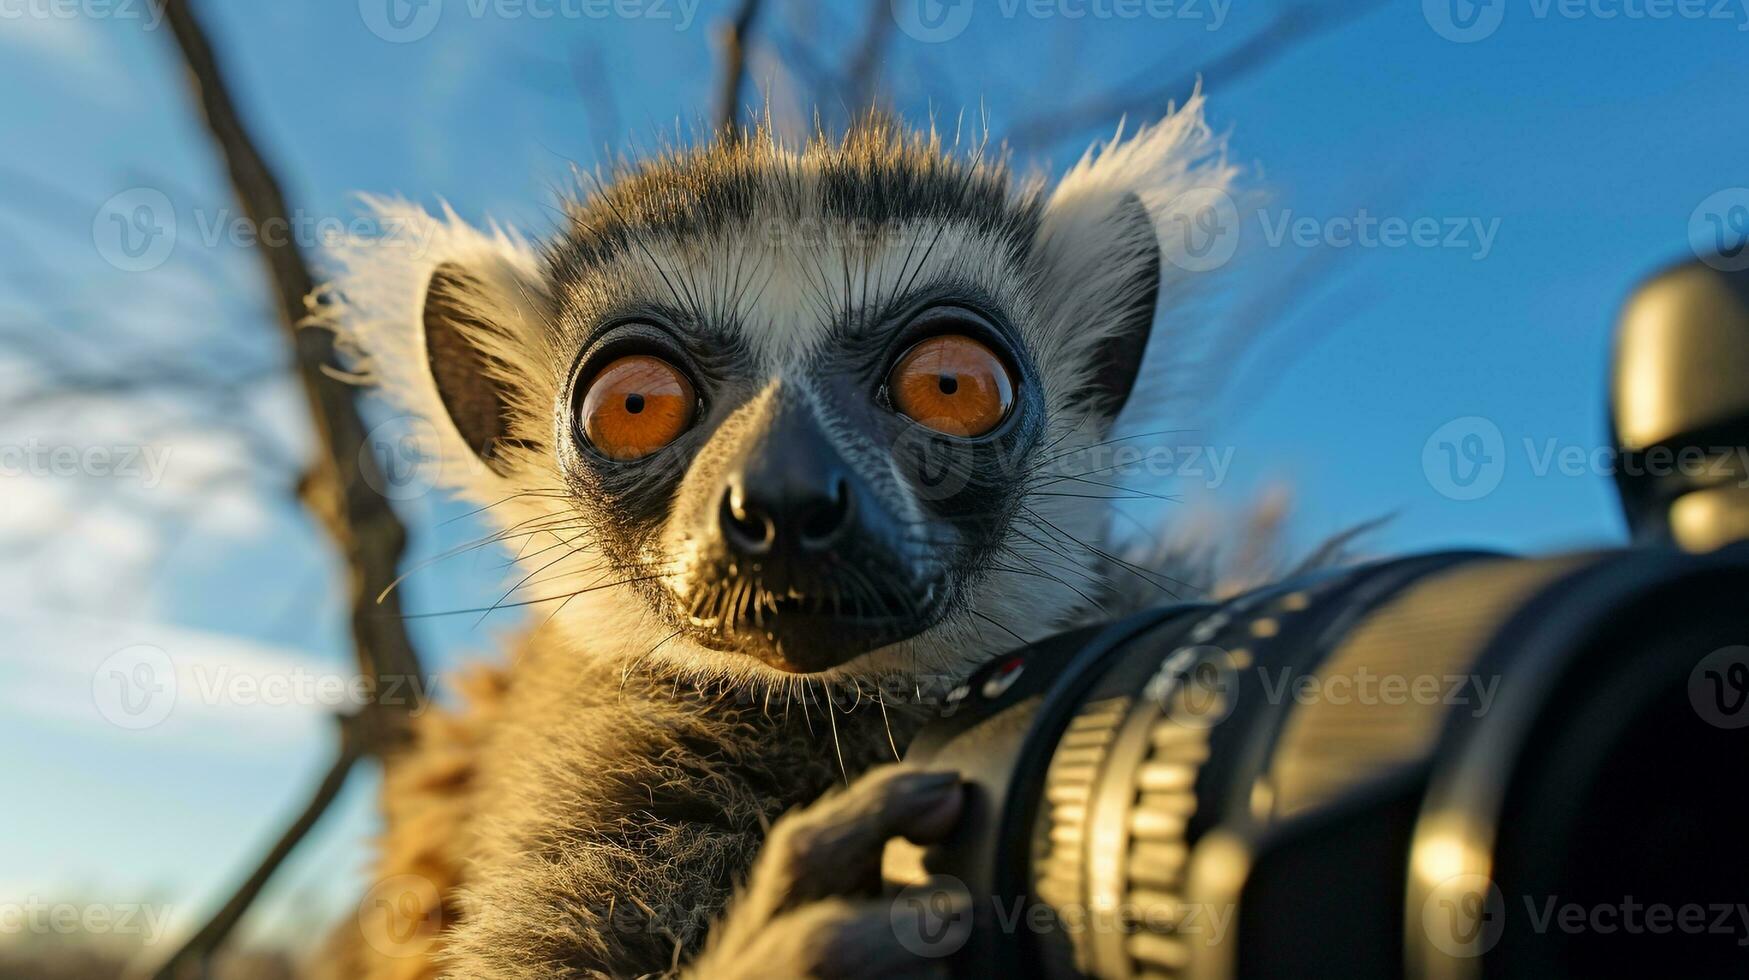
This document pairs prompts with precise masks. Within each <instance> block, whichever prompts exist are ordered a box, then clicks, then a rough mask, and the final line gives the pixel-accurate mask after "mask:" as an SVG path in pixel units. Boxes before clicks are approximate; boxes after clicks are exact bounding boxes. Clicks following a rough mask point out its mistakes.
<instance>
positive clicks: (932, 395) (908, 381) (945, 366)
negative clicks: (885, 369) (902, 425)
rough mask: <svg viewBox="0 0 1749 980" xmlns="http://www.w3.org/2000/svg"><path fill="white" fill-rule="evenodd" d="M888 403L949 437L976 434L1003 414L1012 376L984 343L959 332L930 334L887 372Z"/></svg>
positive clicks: (1007, 405) (1009, 397)
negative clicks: (891, 401)
mask: <svg viewBox="0 0 1749 980" xmlns="http://www.w3.org/2000/svg"><path fill="white" fill-rule="evenodd" d="M887 391H888V392H889V393H890V394H891V396H892V399H893V407H894V408H896V409H898V410H899V411H900V412H901V413H903V414H904V415H905V416H906V417H907V418H910V419H911V420H912V421H914V422H921V423H922V424H924V425H927V426H929V427H930V428H931V429H934V430H936V431H937V432H945V433H947V434H948V435H954V436H981V435H983V434H984V433H986V432H989V431H990V430H991V429H994V428H995V427H996V426H997V425H998V424H1000V423H1001V421H1002V420H1003V419H1004V418H1006V417H1007V416H1008V409H1009V408H1010V407H1012V406H1013V404H1014V379H1013V378H1011V377H1009V375H1008V368H1007V367H1005V366H1003V364H1002V359H1001V358H999V357H997V356H996V352H995V351H993V350H991V349H990V348H989V347H986V346H985V345H983V344H981V343H979V342H977V341H976V340H973V339H972V338H970V337H966V336H961V335H959V334H947V335H944V336H941V337H931V338H929V339H928V340H925V341H923V342H922V343H919V344H918V345H917V346H915V347H913V348H911V349H910V350H908V351H906V352H905V356H904V357H901V358H899V363H897V364H895V365H893V373H892V374H890V375H888V376H887Z"/></svg>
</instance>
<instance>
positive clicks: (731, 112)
mask: <svg viewBox="0 0 1749 980" xmlns="http://www.w3.org/2000/svg"><path fill="white" fill-rule="evenodd" d="M759 5H760V4H759V0H741V7H740V9H738V10H737V11H736V12H735V19H734V20H732V21H730V22H729V26H728V28H727V29H726V30H725V31H724V49H725V50H724V59H723V101H722V105H721V106H720V107H719V108H718V110H717V123H718V125H720V126H721V127H722V128H723V130H724V131H725V132H726V133H728V134H729V135H731V136H733V135H735V134H736V133H738V132H740V131H741V99H742V94H741V93H742V92H743V91H745V90H746V87H747V38H748V36H749V35H750V34H751V33H752V30H753V19H754V18H755V17H757V16H759Z"/></svg>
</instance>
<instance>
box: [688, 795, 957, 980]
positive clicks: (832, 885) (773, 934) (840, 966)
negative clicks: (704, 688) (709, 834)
mask: <svg viewBox="0 0 1749 980" xmlns="http://www.w3.org/2000/svg"><path fill="white" fill-rule="evenodd" d="M960 804H961V791H960V782H959V777H958V776H957V775H955V774H953V773H925V772H917V771H914V770H908V769H904V768H902V767H899V766H883V767H881V768H879V769H875V770H871V771H870V772H868V773H867V774H866V775H864V776H863V777H862V778H861V779H859V780H857V781H856V782H855V783H854V784H853V785H852V786H851V787H850V788H849V789H846V790H844V791H843V792H840V793H834V794H832V795H830V796H827V797H824V798H822V799H821V800H819V801H818V802H816V803H814V804H813V805H812V806H808V807H803V808H801V809H799V810H794V811H791V812H790V813H787V814H785V815H784V816H783V817H782V819H780V820H778V821H777V823H776V824H774V825H773V826H772V828H771V833H770V834H769V835H767V837H766V840H765V846H764V847H763V848H762V849H761V850H760V853H759V859H758V860H757V861H756V862H754V865H753V871H752V873H751V874H750V875H749V876H748V880H747V887H746V888H745V889H744V890H743V891H742V893H741V894H740V896H739V897H737V898H736V900H735V902H734V903H733V904H732V905H730V906H729V910H728V912H727V913H726V915H725V917H724V919H723V921H722V922H721V923H719V924H718V925H717V927H716V928H715V929H714V930H712V933H711V938H710V941H709V945H708V946H707V947H706V949H705V951H704V953H703V954H702V955H701V956H700V957H699V959H698V961H697V962H696V963H694V965H693V968H692V970H691V971H689V972H690V975H692V976H694V977H699V978H705V977H709V978H711V980H716V978H726V980H740V978H764V977H772V976H793V977H937V976H946V966H945V964H943V963H942V962H941V961H940V960H936V959H928V958H925V957H922V956H918V955H917V954H916V953H913V952H911V951H910V950H908V949H906V948H905V946H904V945H902V944H901V943H900V941H899V938H898V936H897V935H896V934H895V932H894V929H893V920H892V914H891V909H890V907H889V906H890V904H891V903H889V902H887V901H883V900H881V899H880V898H879V897H878V896H879V893H880V863H881V851H882V849H883V848H884V847H885V846H886V843H887V841H889V840H891V839H892V838H894V837H905V838H907V839H908V840H910V841H912V842H913V843H917V844H933V843H936V842H939V841H941V840H942V839H944V838H945V837H946V836H947V834H948V833H949V832H950V831H951V830H952V829H953V825H954V823H955V822H956V821H957V820H958V819H959V813H960Z"/></svg>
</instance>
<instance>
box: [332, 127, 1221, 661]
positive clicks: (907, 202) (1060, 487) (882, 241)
mask: <svg viewBox="0 0 1749 980" xmlns="http://www.w3.org/2000/svg"><path fill="white" fill-rule="evenodd" d="M1174 123H1177V124H1178V126H1179V128H1180V129H1182V130H1183V132H1180V133H1176V134H1167V137H1169V138H1167V139H1165V140H1164V142H1166V143H1172V144H1173V146H1172V147H1169V148H1168V149H1176V150H1177V151H1179V152H1183V151H1184V150H1185V146H1184V145H1183V144H1185V143H1198V141H1200V139H1201V138H1202V136H1203V133H1202V131H1201V129H1200V121H1199V120H1195V119H1191V120H1189V121H1184V120H1174V121H1173V122H1169V123H1167V124H1165V127H1170V126H1172V125H1173V124H1174ZM1165 127H1162V128H1165ZM1152 138H1153V139H1154V140H1155V141H1156V142H1162V136H1161V133H1160V131H1159V130H1156V131H1155V132H1154V133H1153V134H1152ZM1121 149H1123V148H1120V150H1121ZM1195 149H1197V150H1199V151H1200V149H1201V147H1200V146H1197V147H1195ZM1115 152H1117V151H1113V153H1115ZM1111 155H1113V154H1112V153H1108V154H1107V157H1108V158H1109V157H1110V156H1111ZM1103 162H1104V161H1103V160H1102V161H1100V163H1101V164H1102V163H1103ZM1099 165H1100V164H1084V165H1083V167H1082V168H1080V169H1079V170H1078V171H1077V172H1076V173H1075V174H1071V176H1070V178H1066V179H1065V181H1064V183H1063V184H1062V185H1061V186H1060V187H1059V189H1058V190H1057V192H1056V194H1055V195H1053V196H1051V197H1048V198H1047V197H1046V196H1044V195H1043V194H1042V193H1040V192H1039V191H1038V190H1037V189H1036V188H1034V189H1016V188H1014V187H1013V186H1011V183H1010V180H1009V177H1008V175H1007V174H1006V172H1004V171H1002V170H1000V169H996V168H990V167H983V166H978V165H976V164H972V163H966V162H961V161H958V160H955V159H953V158H951V157H948V156H944V155H942V154H941V153H940V151H939V150H938V149H937V148H936V147H934V146H932V145H930V144H928V143H926V142H923V141H919V140H906V139H902V138H900V137H897V136H895V135H893V134H891V133H888V132H884V131H871V132H868V133H865V134H862V135H860V136H854V137H852V138H851V139H850V140H849V141H847V142H846V143H845V144H842V145H835V146H814V147H810V148H809V149H807V150H806V151H805V152H800V153H789V152H786V151H782V150H779V149H777V148H774V147H773V146H771V145H770V144H769V143H767V142H765V141H762V140H750V141H747V142H744V143H740V144H731V145H717V146H714V147H712V148H708V149H706V150H702V151H699V152H698V153H695V154H692V155H687V156H680V157H670V158H666V159H663V160H660V161H657V162H655V163H652V164H649V165H647V166H645V167H643V168H641V169H638V170H634V171H632V172H629V173H627V174H624V175H622V176H621V177H620V178H619V179H618V180H617V181H616V182H615V183H614V184H613V185H612V186H608V187H605V188H598V189H597V191H596V193H595V194H594V195H592V197H591V198H590V199H589V200H587V201H586V202H584V203H582V204H579V205H577V206H576V207H574V208H573V210H572V212H571V215H570V220H569V222H568V226H567V228H566V230H565V232H564V233H563V234H562V235H561V236H560V237H559V238H558V239H557V240H555V241H554V242H552V243H550V244H548V245H547V246H546V247H545V249H544V250H543V251H542V252H541V253H539V254H538V255H537V254H535V253H533V252H531V251H530V250H527V249H524V248H521V247H519V246H518V244H517V243H516V242H514V241H510V240H505V239H498V240H496V241H494V240H489V239H484V238H483V237H480V236H473V237H471V238H469V237H468V234H467V233H466V232H465V231H457V229H456V228H455V227H454V226H453V225H452V226H450V227H449V228H447V229H446V232H447V233H448V234H449V235H452V236H456V237H457V238H466V239H467V240H466V241H457V242H453V243H451V244H455V245H458V246H462V245H471V246H472V247H471V248H457V249H454V250H453V251H456V252H457V253H458V254H455V255H454V257H453V258H445V259H444V260H443V261H441V262H438V263H435V264H434V265H433V266H431V267H430V268H428V269H427V270H426V272H425V275H424V281H425V283H426V287H425V293H424V298H423V300H424V301H423V305H422V310H423V316H422V317H421V320H422V324H423V327H424V331H423V341H424V344H423V348H424V349H423V353H424V355H425V358H426V359H427V360H428V362H429V364H430V367H431V371H430V378H431V380H432V381H435V385H434V388H435V394H436V395H437V401H438V402H440V403H441V406H442V409H443V412H442V414H444V415H446V416H447V417H448V418H449V419H450V420H451V421H453V423H454V431H455V434H456V435H458V436H459V437H460V442H461V443H463V444H464V445H465V446H467V447H468V448H469V449H470V450H471V451H472V452H473V453H475V454H477V455H478V457H479V458H480V459H482V460H484V461H485V464H486V465H485V470H486V472H485V473H483V474H481V475H480V477H479V480H480V482H481V483H483V484H484V485H483V486H470V487H469V489H471V490H472V491H473V492H474V495H475V496H476V497H478V498H480V499H482V500H483V501H484V502H487V503H491V504H494V505H495V506H494V508H493V512H494V513H496V514H500V515H503V519H504V524H505V529H506V531H505V537H506V539H507V540H508V541H510V542H511V543H512V544H513V545H516V546H518V547H519V548H521V550H522V552H523V553H524V559H525V564H526V565H527V566H528V568H527V574H528V576H529V577H528V578H527V579H526V580H524V581H523V582H522V583H519V586H518V588H519V590H520V591H519V592H518V593H517V595H515V596H514V599H515V600H519V601H533V602H537V603H538V602H541V601H550V602H551V603H552V604H553V605H555V606H557V607H558V609H557V610H556V611H555V613H554V618H555V619H556V620H558V621H559V623H560V624H561V627H560V628H563V629H566V630H569V631H571V632H573V633H574V634H576V635H577V637H578V638H579V645H580V646H583V647H585V648H587V649H588V650H589V651H591V652H592V653H594V652H599V651H617V652H619V653H620V654H621V655H623V656H625V657H626V658H627V659H628V663H629V662H632V661H636V662H640V663H642V662H646V661H653V662H662V663H668V664H678V665H680V666H681V667H683V668H685V669H689V670H691V671H694V672H696V673H700V674H704V675H712V676H717V677H731V678H738V679H741V678H764V679H767V680H772V679H780V678H781V675H796V674H805V675H830V676H848V677H863V676H872V675H878V674H885V673H892V672H902V673H908V674H915V673H919V672H928V671H937V670H939V671H953V670H958V669H962V668H963V667H965V666H967V665H968V664H969V663H971V662H974V661H975V660H977V659H980V658H982V657H984V656H987V655H988V654H989V653H991V652H993V651H994V650H996V649H1000V648H1002V647H1006V646H1012V645H1016V644H1018V643H1019V642H1020V638H1021V637H1025V638H1028V639H1031V638H1036V637H1037V636H1040V635H1042V634H1043V633H1044V632H1046V631H1047V630H1049V629H1050V628H1051V627H1052V626H1054V625H1056V624H1057V623H1058V622H1060V621H1061V620H1062V619H1063V618H1064V617H1065V616H1067V615H1068V614H1069V613H1070V612H1072V611H1073V610H1074V609H1075V608H1077V607H1078V606H1079V605H1081V604H1082V603H1083V602H1084V601H1085V600H1086V590H1087V589H1088V588H1090V585H1089V579H1088V578H1087V576H1086V569H1087V567H1088V566H1090V565H1091V564H1092V563H1093V561H1094V556H1095V552H1094V551H1093V549H1092V548H1091V547H1090V546H1089V540H1090V538H1092V537H1094V536H1096V535H1097V534H1098V530H1099V527H1100V524H1101V522H1102V521H1103V518H1104V512H1103V510H1102V505H1101V504H1100V503H1099V501H1098V498H1099V497H1101V496H1103V495H1102V494H1100V493H1097V492H1096V493H1087V492H1085V490H1084V489H1083V488H1081V487H1077V486H1076V485H1075V484H1074V483H1073V482H1071V481H1069V480H1065V479H1063V478H1061V467H1060V466H1053V464H1054V463H1056V462H1057V461H1059V460H1062V459H1064V458H1066V457H1068V456H1069V455H1070V454H1072V453H1074V452H1075V451H1076V450H1077V449H1080V448H1081V447H1084V446H1086V445H1088V444H1090V443H1093V442H1096V441H1098V440H1099V439H1101V438H1103V436H1104V434H1105V433H1106V431H1107V429H1108V426H1109V423H1110V420H1111V416H1112V414H1113V413H1114V412H1115V410H1116V408H1117V406H1118V405H1120V404H1121V403H1122V401H1123V400H1124V398H1125V396H1126V395H1127V394H1128V391H1129V389H1130V387H1131V384H1132V383H1133V381H1134V378H1135V372H1136V367H1137V364H1138V362H1139V360H1140V356H1141V351H1142V347H1143V345H1144V343H1145V341H1146V338H1147V335H1148V329H1149V325H1150V324H1151V322H1152V320H1153V316H1154V307H1155V297H1156V293H1157V290H1158V286H1159V274H1160V263H1159V252H1158V246H1157V240H1156V231H1155V228H1156V222H1157V221H1158V220H1160V216H1159V215H1158V214H1150V208H1149V207H1148V206H1145V205H1144V204H1143V203H1142V202H1143V199H1144V198H1143V195H1144V194H1145V193H1146V189H1145V188H1138V187H1135V186H1130V185H1127V184H1124V183H1122V182H1115V181H1109V180H1108V181H1105V182H1102V181H1101V180H1099V179H1098V178H1099V177H1101V175H1100V174H1099V173H1098V167H1099ZM1184 166H1185V161H1183V160H1180V161H1179V173H1178V176H1180V177H1184V176H1186V173H1185V171H1184ZM1221 172H1222V173H1224V168H1222V171H1221ZM1107 176H1109V175H1107ZM1155 176H1156V177H1157V176H1158V175H1155ZM1204 176H1205V177H1206V175H1204ZM1077 177H1079V178H1080V182H1079V183H1075V180H1076V178H1077ZM1070 191H1072V192H1073V193H1068V194H1067V198H1068V199H1067V200H1065V197H1066V192H1070ZM443 244H444V242H442V241H440V242H439V243H438V246H439V248H440V249H441V248H442V246H443ZM344 288H347V290H348V292H349V294H350V293H351V292H352V290H353V288H354V287H352V286H350V285H348V286H346V287H344ZM348 299H349V300H350V301H352V302H353V303H354V304H356V303H357V300H355V299H353V298H352V297H351V296H350V295H349V296H348ZM355 334H356V335H357V339H358V340H359V342H360V343H361V345H363V346H365V347H366V348H367V349H369V350H370V351H371V353H372V355H373V366H379V367H378V373H379V374H380V373H382V371H381V368H380V365H381V363H382V361H383V358H384V357H385V356H393V354H394V352H393V351H389V352H385V351H384V350H382V348H383V346H384V344H383V343H382V341H381V339H380V338H372V337H371V336H370V330H369V329H368V328H366V329H359V330H355ZM417 352H418V350H417V348H413V349H411V350H408V351H403V352H401V353H417ZM428 383H429V382H428ZM405 394H406V393H403V396H404V397H405ZM433 414H437V413H433ZM543 597H547V598H545V599H543Z"/></svg>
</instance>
